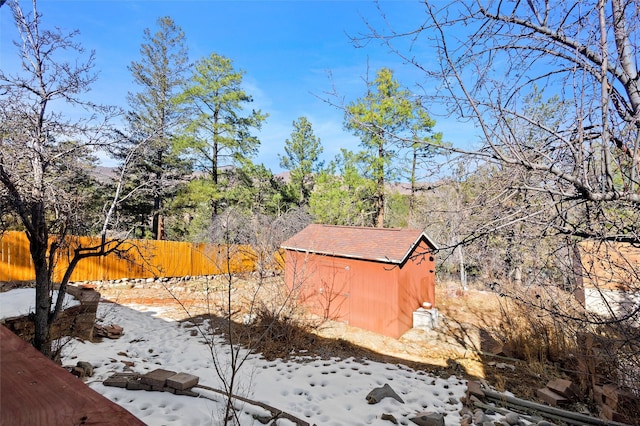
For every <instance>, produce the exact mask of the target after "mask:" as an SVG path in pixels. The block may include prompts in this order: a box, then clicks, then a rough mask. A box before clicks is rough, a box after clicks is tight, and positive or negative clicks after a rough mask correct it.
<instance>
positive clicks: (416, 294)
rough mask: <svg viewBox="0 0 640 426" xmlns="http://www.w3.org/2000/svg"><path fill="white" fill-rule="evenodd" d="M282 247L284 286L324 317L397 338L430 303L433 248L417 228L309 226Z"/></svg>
mask: <svg viewBox="0 0 640 426" xmlns="http://www.w3.org/2000/svg"><path fill="white" fill-rule="evenodd" d="M282 248H283V249H284V250H285V265H286V268H285V277H286V282H287V286H288V287H289V288H290V289H293V290H295V291H296V293H297V295H298V297H299V300H301V301H302V302H303V303H304V304H305V305H306V306H307V307H308V308H309V309H310V310H311V311H312V312H313V313H315V314H317V315H320V316H322V317H324V318H327V319H333V320H338V321H344V322H346V323H348V324H350V325H353V326H356V327H360V328H363V329H366V330H370V331H373V332H376V333H379V334H383V335H386V336H390V337H393V338H398V337H400V336H401V335H402V334H403V333H405V332H406V331H407V330H409V329H410V328H411V327H412V326H413V312H414V311H415V310H416V309H418V308H420V307H422V306H423V303H425V302H428V303H430V304H431V306H435V257H434V252H435V250H437V246H436V245H435V244H434V242H433V241H432V240H431V239H430V238H429V237H428V236H427V235H426V234H425V233H424V232H423V231H421V230H417V229H396V228H394V229H389V228H364V227H351V226H331V225H319V224H312V225H309V226H308V227H306V228H305V229H303V230H302V231H300V232H299V233H298V234H296V235H294V236H293V237H291V238H290V239H288V240H287V241H285V242H284V243H283V244H282Z"/></svg>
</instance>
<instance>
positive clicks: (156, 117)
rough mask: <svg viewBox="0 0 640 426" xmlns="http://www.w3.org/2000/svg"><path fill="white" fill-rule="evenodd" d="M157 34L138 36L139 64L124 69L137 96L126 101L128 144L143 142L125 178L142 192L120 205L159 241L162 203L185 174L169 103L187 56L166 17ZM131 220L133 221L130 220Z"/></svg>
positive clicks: (178, 118)
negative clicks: (132, 166)
mask: <svg viewBox="0 0 640 426" xmlns="http://www.w3.org/2000/svg"><path fill="white" fill-rule="evenodd" d="M157 27H158V29H157V31H156V32H155V33H153V34H152V33H151V31H150V30H149V29H148V28H147V29H145V30H144V40H143V43H142V44H141V46H140V59H139V61H134V62H132V63H131V65H130V66H129V70H130V71H131V74H132V76H133V81H134V82H135V83H136V84H137V85H138V86H139V88H140V90H139V91H138V92H133V93H132V92H130V93H129V96H128V101H129V107H130V112H129V116H128V120H129V126H130V131H131V134H132V138H131V144H134V145H135V144H139V143H140V142H141V141H143V143H142V145H141V148H140V149H139V150H138V155H137V157H136V159H135V162H136V164H135V167H134V168H133V170H135V172H134V173H132V174H131V176H130V184H131V185H133V186H145V187H146V188H147V191H145V192H143V194H144V195H142V197H138V198H137V199H131V200H128V201H127V203H126V204H124V209H126V210H127V213H128V214H130V215H132V216H134V221H137V222H138V225H141V226H142V228H143V229H147V226H148V218H149V216H151V217H152V224H151V234H152V236H153V238H154V239H163V236H164V225H163V208H164V207H165V200H166V199H167V198H168V197H171V196H172V195H173V194H175V192H176V188H177V186H178V184H179V183H180V182H181V181H182V180H183V179H184V177H185V175H186V174H187V173H188V172H189V169H188V167H187V166H188V165H187V163H186V162H185V161H183V160H181V158H180V155H179V154H180V153H179V152H178V151H177V150H176V149H175V134H176V132H177V128H178V126H180V124H181V123H182V120H183V117H184V112H183V110H182V109H181V108H180V107H179V106H178V105H177V104H176V103H175V101H174V100H175V97H176V94H177V93H179V91H180V89H181V87H182V84H183V82H184V78H185V72H186V70H187V67H188V54H187V47H186V44H185V36H184V32H183V31H182V29H181V28H180V27H179V26H178V25H176V24H175V22H174V21H173V19H171V18H170V17H168V16H165V17H162V18H159V19H158V21H157ZM136 217H137V218H136Z"/></svg>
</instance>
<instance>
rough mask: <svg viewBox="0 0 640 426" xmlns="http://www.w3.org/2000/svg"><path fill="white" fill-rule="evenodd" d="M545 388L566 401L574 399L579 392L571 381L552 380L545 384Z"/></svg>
mask: <svg viewBox="0 0 640 426" xmlns="http://www.w3.org/2000/svg"><path fill="white" fill-rule="evenodd" d="M547 388H549V389H550V390H552V391H553V392H555V393H557V394H558V395H561V396H564V397H565V398H567V399H576V398H578V395H579V394H580V390H579V389H578V387H577V386H576V385H575V384H574V383H573V382H572V381H571V380H565V379H553V380H551V381H549V383H547Z"/></svg>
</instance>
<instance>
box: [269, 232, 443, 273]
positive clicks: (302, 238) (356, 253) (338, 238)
mask: <svg viewBox="0 0 640 426" xmlns="http://www.w3.org/2000/svg"><path fill="white" fill-rule="evenodd" d="M422 239H425V240H426V241H427V243H428V244H429V245H430V246H431V247H432V248H434V249H437V246H436V245H435V243H434V242H433V241H432V240H431V239H430V238H429V237H428V236H427V235H426V234H425V233H424V232H423V231H421V230H419V229H399V228H364V227H354V226H333V225H320V224H312V225H309V226H307V227H306V228H305V229H303V230H302V231H300V232H299V233H297V234H296V235H294V236H293V237H291V238H289V239H288V240H287V241H285V242H284V243H282V246H281V247H282V248H283V249H286V250H295V251H305V252H310V253H318V254H325V255H331V256H340V257H349V258H355V259H366V260H375V261H379V262H387V263H398V264H399V263H403V262H404V261H405V260H406V258H407V256H409V255H410V254H411V252H412V251H413V249H414V248H415V247H416V246H417V245H418V244H419V242H420V241H421V240H422Z"/></svg>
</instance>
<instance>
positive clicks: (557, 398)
mask: <svg viewBox="0 0 640 426" xmlns="http://www.w3.org/2000/svg"><path fill="white" fill-rule="evenodd" d="M536 395H537V396H538V398H540V399H541V400H543V401H544V402H546V403H547V404H549V405H551V406H554V407H556V406H558V405H560V404H566V403H567V402H569V400H568V399H567V398H565V397H564V396H562V395H558V394H557V393H555V392H554V391H552V390H551V389H549V388H542V389H538V390H537V391H536Z"/></svg>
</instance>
